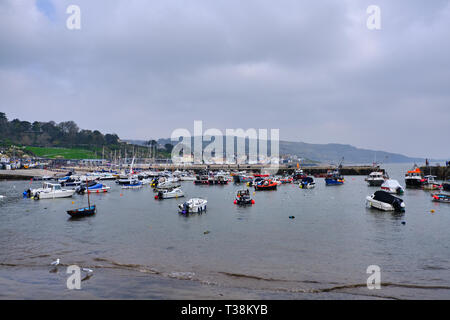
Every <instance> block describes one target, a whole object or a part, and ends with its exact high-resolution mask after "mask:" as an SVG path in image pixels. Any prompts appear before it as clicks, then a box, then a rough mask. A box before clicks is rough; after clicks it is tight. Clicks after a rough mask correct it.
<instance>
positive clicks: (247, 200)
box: [234, 189, 255, 205]
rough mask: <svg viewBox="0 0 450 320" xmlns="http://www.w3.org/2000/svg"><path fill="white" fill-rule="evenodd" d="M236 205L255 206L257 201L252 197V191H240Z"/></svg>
mask: <svg viewBox="0 0 450 320" xmlns="http://www.w3.org/2000/svg"><path fill="white" fill-rule="evenodd" d="M234 204H237V205H252V204H255V200H253V199H252V198H251V197H250V191H249V190H248V189H242V190H238V192H237V194H236V199H235V200H234Z"/></svg>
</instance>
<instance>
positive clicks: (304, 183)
mask: <svg viewBox="0 0 450 320" xmlns="http://www.w3.org/2000/svg"><path fill="white" fill-rule="evenodd" d="M298 186H299V187H300V188H301V189H312V188H314V187H315V186H316V183H315V182H314V178H313V177H306V178H303V179H302V180H301V181H300V183H299V184H298Z"/></svg>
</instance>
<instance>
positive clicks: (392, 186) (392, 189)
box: [381, 179, 405, 194]
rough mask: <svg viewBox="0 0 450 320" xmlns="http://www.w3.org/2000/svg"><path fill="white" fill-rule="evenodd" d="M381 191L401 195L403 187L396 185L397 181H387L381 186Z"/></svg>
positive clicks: (403, 191)
mask: <svg viewBox="0 0 450 320" xmlns="http://www.w3.org/2000/svg"><path fill="white" fill-rule="evenodd" d="M381 190H383V191H386V192H389V193H394V194H403V193H405V190H404V189H403V187H402V186H401V185H400V183H398V181H397V180H394V179H388V180H386V181H385V182H384V183H383V184H382V185H381Z"/></svg>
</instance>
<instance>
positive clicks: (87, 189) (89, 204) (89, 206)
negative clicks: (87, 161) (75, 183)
mask: <svg viewBox="0 0 450 320" xmlns="http://www.w3.org/2000/svg"><path fill="white" fill-rule="evenodd" d="M86 192H87V194H88V208H89V209H90V208H91V201H90V199H89V186H88V178H87V176H86Z"/></svg>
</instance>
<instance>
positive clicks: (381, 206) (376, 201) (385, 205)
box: [366, 190, 405, 212]
mask: <svg viewBox="0 0 450 320" xmlns="http://www.w3.org/2000/svg"><path fill="white" fill-rule="evenodd" d="M366 205H367V206H368V207H370V208H376V209H378V210H383V211H397V212H404V211H405V203H404V202H403V200H402V199H400V198H397V197H395V196H393V195H391V194H389V193H388V192H385V191H382V190H379V191H375V193H374V194H372V195H371V196H367V197H366Z"/></svg>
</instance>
